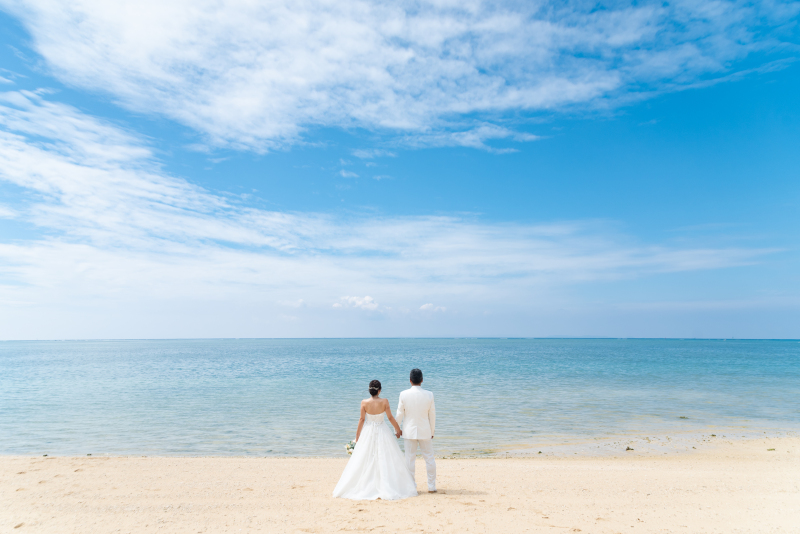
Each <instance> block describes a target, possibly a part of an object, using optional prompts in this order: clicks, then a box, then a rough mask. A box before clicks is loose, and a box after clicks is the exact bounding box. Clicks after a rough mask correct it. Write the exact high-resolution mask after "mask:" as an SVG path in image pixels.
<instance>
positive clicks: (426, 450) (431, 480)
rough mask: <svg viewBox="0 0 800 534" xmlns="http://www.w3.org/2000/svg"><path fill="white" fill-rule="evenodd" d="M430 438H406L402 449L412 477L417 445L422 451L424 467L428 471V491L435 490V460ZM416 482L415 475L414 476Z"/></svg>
mask: <svg viewBox="0 0 800 534" xmlns="http://www.w3.org/2000/svg"><path fill="white" fill-rule="evenodd" d="M431 441H433V440H430V439H407V440H405V445H404V447H403V448H404V449H405V450H406V462H407V463H408V469H409V471H411V476H412V477H414V472H415V471H416V469H415V468H414V462H415V461H416V460H417V445H419V448H420V450H421V451H422V457H423V458H424V459H425V469H426V470H427V471H428V491H436V460H434V459H433V443H431ZM414 480H415V482H416V477H414Z"/></svg>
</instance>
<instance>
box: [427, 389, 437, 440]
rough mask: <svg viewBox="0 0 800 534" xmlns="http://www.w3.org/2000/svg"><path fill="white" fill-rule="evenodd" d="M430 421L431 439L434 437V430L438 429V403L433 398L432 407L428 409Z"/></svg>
mask: <svg viewBox="0 0 800 534" xmlns="http://www.w3.org/2000/svg"><path fill="white" fill-rule="evenodd" d="M428 421H429V422H430V424H431V439H433V436H434V435H435V433H434V430H436V403H435V402H434V400H433V399H431V408H430V410H428Z"/></svg>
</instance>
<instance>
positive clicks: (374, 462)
mask: <svg viewBox="0 0 800 534" xmlns="http://www.w3.org/2000/svg"><path fill="white" fill-rule="evenodd" d="M383 415H384V414H382V413H381V414H379V415H370V414H367V417H366V420H365V421H364V427H363V428H362V429H361V436H360V437H359V438H358V443H356V448H355V449H354V450H353V455H352V456H351V457H350V461H348V462H347V466H346V467H345V468H344V473H342V478H340V479H339V483H338V484H336V489H334V490H333V496H334V497H343V498H345V499H355V500H375V499H385V500H392V499H405V498H406V497H415V496H416V495H417V487H416V484H414V478H413V477H412V476H411V473H410V472H409V470H408V464H406V460H405V456H404V455H403V453H402V452H400V446H399V445H398V444H397V439H396V438H395V436H394V433H393V432H392V431H391V429H390V428H389V425H387V424H385V423H384V422H383Z"/></svg>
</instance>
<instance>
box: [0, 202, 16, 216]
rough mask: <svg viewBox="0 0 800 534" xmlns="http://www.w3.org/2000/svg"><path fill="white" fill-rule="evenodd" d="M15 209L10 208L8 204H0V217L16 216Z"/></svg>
mask: <svg viewBox="0 0 800 534" xmlns="http://www.w3.org/2000/svg"><path fill="white" fill-rule="evenodd" d="M18 215H19V214H18V213H17V210H14V209H11V208H9V207H8V206H4V205H2V204H0V219H13V218H14V217H16V216H18Z"/></svg>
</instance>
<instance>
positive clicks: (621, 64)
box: [0, 0, 800, 151]
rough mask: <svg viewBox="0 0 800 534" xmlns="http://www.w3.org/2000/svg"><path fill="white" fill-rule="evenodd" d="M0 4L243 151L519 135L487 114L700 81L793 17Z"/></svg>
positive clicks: (767, 8)
mask: <svg viewBox="0 0 800 534" xmlns="http://www.w3.org/2000/svg"><path fill="white" fill-rule="evenodd" d="M0 5H3V6H5V9H6V10H8V11H9V12H11V13H13V14H14V15H16V16H17V17H19V18H20V20H21V21H22V23H23V24H24V26H25V27H26V28H27V29H28V31H29V32H30V34H31V36H32V43H33V47H34V48H35V50H36V51H37V52H38V53H39V54H41V56H42V57H43V58H44V60H45V62H46V64H47V65H48V66H49V68H50V69H51V71H52V72H53V73H54V74H55V75H56V76H58V77H59V78H60V79H61V80H63V81H64V82H66V83H68V84H71V85H74V86H78V87H82V88H87V89H89V90H92V91H98V90H99V91H103V92H105V93H107V94H110V95H111V96H112V97H113V99H114V100H115V101H117V102H119V103H120V104H122V105H123V106H126V107H128V108H129V109H132V110H136V111H138V112H145V113H156V114H162V115H165V116H167V117H170V118H172V119H174V120H177V121H179V122H181V123H183V124H186V125H188V126H190V127H191V128H194V129H196V130H197V131H199V132H201V133H202V134H203V135H204V136H205V137H206V142H207V143H210V144H212V145H217V146H230V147H235V148H246V149H254V150H259V151H262V150H268V149H270V148H274V147H280V146H286V145H287V144H291V143H294V142H297V141H298V140H299V139H300V138H301V136H302V134H303V131H304V129H305V128H307V127H310V126H311V127H315V126H322V127H343V128H351V127H361V128H367V129H369V130H372V131H376V132H381V133H387V134H390V135H394V134H398V135H399V136H400V138H401V139H403V140H405V141H407V142H409V143H410V144H412V145H415V146H418V145H421V144H426V143H430V144H436V145H444V144H463V145H466V146H472V147H476V148H487V146H488V145H486V143H485V141H486V140H487V139H489V140H497V139H507V140H516V141H529V140H532V139H535V137H531V136H526V135H525V134H519V133H516V134H512V133H511V127H510V126H508V125H505V126H504V125H503V123H502V121H501V119H502V117H509V116H513V115H514V114H515V113H517V112H520V111H522V112H540V111H552V110H558V109H563V108H565V107H570V106H575V105H579V106H584V105H589V106H595V105H608V102H609V101H615V100H618V99H619V100H622V101H624V100H626V99H627V98H629V96H630V95H631V94H633V95H638V96H641V95H643V94H648V93H652V92H659V91H663V90H674V89H678V88H680V87H684V86H691V85H692V84H694V83H696V82H699V81H703V82H704V83H706V82H707V81H708V78H713V77H716V76H724V75H726V74H729V73H730V72H731V68H732V66H735V65H736V61H737V60H741V59H743V58H744V57H745V56H747V55H748V54H750V53H751V52H753V51H758V52H764V51H769V50H772V49H777V48H779V47H780V46H781V42H780V38H781V36H788V35H791V33H790V32H783V33H781V32H782V28H784V25H785V24H787V23H792V21H793V19H794V18H795V17H796V16H797V14H798V10H799V9H800V7H799V6H798V4H797V3H780V2H765V3H756V4H753V3H751V2H746V1H743V0H742V1H730V2H728V1H719V0H678V1H674V2H669V3H666V2H641V3H636V4H635V5H631V4H630V3H629V2H616V3H615V2H612V3H606V4H604V6H603V9H597V8H596V3H594V2H580V1H575V2H569V3H561V2H553V3H543V2H513V1H510V0H509V1H505V2H489V1H488V0H487V1H479V0H469V1H466V2H457V3H456V2H440V1H423V2H405V1H400V2H377V1H367V0H352V1H349V2H327V1H321V0H311V1H308V2H288V1H273V2H249V1H244V0H242V1H228V2H198V1H195V0H172V1H165V0H158V1H156V0H136V1H133V0H120V1H117V2H107V1H105V0H75V1H72V2H66V3H65V2H57V1H55V0H25V1H22V0H0ZM784 38H790V37H784ZM469 117H472V118H474V117H481V118H480V119H476V122H471V121H472V119H470V118H469ZM506 148H507V147H506Z"/></svg>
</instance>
